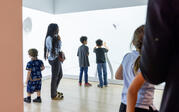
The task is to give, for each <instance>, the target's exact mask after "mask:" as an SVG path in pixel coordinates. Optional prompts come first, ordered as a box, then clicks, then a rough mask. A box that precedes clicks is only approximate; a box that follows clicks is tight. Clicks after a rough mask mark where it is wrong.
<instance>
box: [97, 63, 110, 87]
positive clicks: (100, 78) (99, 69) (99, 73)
mask: <svg viewBox="0 0 179 112" xmlns="http://www.w3.org/2000/svg"><path fill="white" fill-rule="evenodd" d="M97 70H98V78H99V84H100V86H101V87H103V85H107V84H108V82H107V68H106V63H97ZM102 70H103V78H102ZM103 79H104V81H103ZM103 82H104V83H103Z"/></svg>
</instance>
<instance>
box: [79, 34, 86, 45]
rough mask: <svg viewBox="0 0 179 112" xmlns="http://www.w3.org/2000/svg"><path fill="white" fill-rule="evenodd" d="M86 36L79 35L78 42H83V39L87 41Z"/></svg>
mask: <svg viewBox="0 0 179 112" xmlns="http://www.w3.org/2000/svg"><path fill="white" fill-rule="evenodd" d="M87 39H88V38H87V37H86V36H81V37H80V42H81V43H82V44H83V43H84V41H87Z"/></svg>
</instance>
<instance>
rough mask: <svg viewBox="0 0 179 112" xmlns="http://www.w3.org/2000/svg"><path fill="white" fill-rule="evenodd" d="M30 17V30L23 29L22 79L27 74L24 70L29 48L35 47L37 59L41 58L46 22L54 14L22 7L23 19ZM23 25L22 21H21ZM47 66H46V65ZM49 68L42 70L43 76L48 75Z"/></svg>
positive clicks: (51, 18) (52, 17)
mask: <svg viewBox="0 0 179 112" xmlns="http://www.w3.org/2000/svg"><path fill="white" fill-rule="evenodd" d="M28 17H29V18H31V21H32V30H31V31H30V32H25V31H24V30H23V65H24V66H23V67H24V68H23V70H24V72H23V73H24V80H25V79H26V76H27V71H26V70H25V68H26V64H27V62H28V61H30V58H29V56H28V50H29V49H30V48H36V49H37V50H38V51H39V56H38V57H39V59H42V60H43V59H44V58H43V48H44V39H45V36H46V31H47V27H48V24H49V23H51V22H53V21H54V15H52V14H49V13H44V12H41V11H37V10H33V9H29V8H25V7H23V21H24V20H25V19H26V18H28ZM23 26H24V23H23ZM43 62H44V64H45V66H48V62H47V61H44V60H43ZM47 68H48V67H47ZM48 71H49V70H47V69H46V70H45V71H44V72H43V76H47V75H49V73H50V71H49V73H48Z"/></svg>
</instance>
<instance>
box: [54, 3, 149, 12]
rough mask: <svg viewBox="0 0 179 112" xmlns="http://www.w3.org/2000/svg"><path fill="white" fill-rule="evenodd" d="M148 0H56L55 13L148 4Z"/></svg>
mask: <svg viewBox="0 0 179 112" xmlns="http://www.w3.org/2000/svg"><path fill="white" fill-rule="evenodd" d="M147 2H148V0H55V2H54V7H55V14H61V13H70V12H79V11H89V10H99V9H110V8H121V7H131V6H138V5H146V4H147Z"/></svg>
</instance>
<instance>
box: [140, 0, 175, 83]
mask: <svg viewBox="0 0 179 112" xmlns="http://www.w3.org/2000/svg"><path fill="white" fill-rule="evenodd" d="M171 6H172V2H171V1H169V0H149V4H148V11H147V20H146V25H145V36H144V40H143V47H142V55H141V61H140V69H141V72H142V75H143V76H144V78H145V80H147V81H148V82H150V83H153V84H159V83H162V82H164V81H165V78H166V74H167V72H168V71H167V70H168V68H169V67H170V59H171V56H172V54H171V53H172V43H173V42H174V41H173V40H172V39H173V35H172V34H173V33H172V28H173V24H174V23H173V22H174V16H173V14H174V13H173V10H172V9H171V8H172V7H171ZM171 12H172V13H171Z"/></svg>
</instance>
